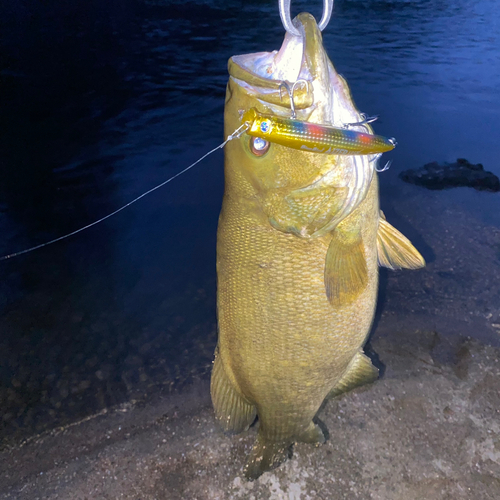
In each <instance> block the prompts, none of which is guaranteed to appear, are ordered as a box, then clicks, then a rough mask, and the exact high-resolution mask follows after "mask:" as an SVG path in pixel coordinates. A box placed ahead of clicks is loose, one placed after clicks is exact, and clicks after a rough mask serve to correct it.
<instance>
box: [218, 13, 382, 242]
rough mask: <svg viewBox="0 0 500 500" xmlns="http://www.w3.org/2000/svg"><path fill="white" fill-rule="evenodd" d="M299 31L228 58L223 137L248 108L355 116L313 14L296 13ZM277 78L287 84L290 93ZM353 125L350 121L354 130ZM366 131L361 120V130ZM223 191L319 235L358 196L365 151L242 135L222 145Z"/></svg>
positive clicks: (369, 172)
mask: <svg viewBox="0 0 500 500" xmlns="http://www.w3.org/2000/svg"><path fill="white" fill-rule="evenodd" d="M294 25H295V26H296V27H297V29H298V30H299V32H300V36H295V35H292V34H290V33H286V35H285V39H284V41H283V44H282V46H281V48H280V50H279V51H273V52H259V53H252V54H245V55H238V56H233V57H232V58H231V59H230V60H229V65H228V69H229V74H230V78H229V83H228V87H227V94H226V105H225V116H224V120H225V132H226V135H229V134H231V133H233V132H234V130H236V129H237V128H238V127H239V126H241V125H242V123H249V122H250V121H251V120H252V112H254V111H252V110H257V111H258V112H259V113H266V114H272V115H274V116H277V117H287V118H290V116H291V113H292V102H291V100H293V105H294V106H293V107H294V109H295V112H296V119H297V120H300V121H304V122H309V123H317V124H322V125H329V126H334V127H343V126H345V125H346V124H352V123H357V122H360V121H362V115H361V114H360V112H359V111H358V110H357V109H356V107H355V105H354V103H353V100H352V98H351V94H350V91H349V87H348V85H347V83H346V81H345V80H344V78H342V77H341V76H340V75H339V74H338V73H337V72H336V70H335V68H334V66H333V64H332V63H331V61H330V59H329V57H328V55H327V53H326V51H325V49H324V47H323V41H322V35H321V31H320V30H319V28H318V25H317V24H316V21H315V19H314V17H313V16H312V15H310V14H307V13H302V14H299V15H298V16H297V17H296V18H295V20H294ZM283 82H286V83H287V84H288V86H289V87H290V88H292V92H291V95H290V94H289V93H288V92H287V91H285V90H284V85H283ZM353 130H356V127H354V128H353ZM367 130H368V132H369V133H371V129H370V127H369V126H367V125H364V126H363V128H362V129H360V131H363V132H366V131H367ZM225 154H226V180H227V182H226V190H227V189H228V188H229V189H232V190H235V191H237V192H236V193H235V195H236V196H238V197H241V198H243V199H244V198H247V199H251V200H253V201H255V200H258V203H259V204H260V207H261V208H262V210H263V212H264V213H265V215H266V216H267V218H268V220H269V222H270V223H271V225H272V226H273V227H275V228H276V229H278V230H281V231H284V232H289V233H293V234H296V235H297V236H301V237H317V236H322V235H324V234H326V233H327V232H329V231H331V230H332V229H334V228H335V226H336V225H337V224H338V223H339V222H340V221H341V220H342V219H343V218H345V217H346V216H347V215H349V213H351V212H352V211H353V210H354V209H355V208H356V207H357V206H358V205H359V203H360V202H361V201H362V200H363V198H364V197H365V196H366V193H367V191H368V187H369V185H370V182H371V179H372V177H373V173H374V167H375V162H370V157H369V156H359V155H358V156H355V155H326V154H319V153H314V152H309V151H301V150H297V149H291V148H289V147H286V146H283V145H279V144H276V143H267V144H266V141H263V140H258V139H256V138H254V137H250V136H249V135H248V134H246V133H245V134H243V135H242V136H241V138H240V140H238V141H230V143H228V144H227V146H226V151H225Z"/></svg>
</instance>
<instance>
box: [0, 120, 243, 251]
mask: <svg viewBox="0 0 500 500" xmlns="http://www.w3.org/2000/svg"><path fill="white" fill-rule="evenodd" d="M247 128H248V125H247V124H246V123H244V124H243V125H241V126H240V127H238V128H237V129H236V130H235V131H234V132H233V133H232V134H231V135H228V136H227V139H226V140H225V141H224V142H223V143H222V144H219V145H218V146H217V147H215V148H214V149H212V150H211V151H209V152H208V153H205V154H204V155H203V156H202V157H201V158H198V159H197V160H196V161H195V162H194V163H191V165H189V167H186V168H185V169H184V170H181V171H180V172H178V173H176V174H175V175H173V176H172V177H170V178H169V179H167V180H166V181H163V182H162V183H161V184H158V185H157V186H155V187H153V188H151V189H149V190H148V191H146V192H145V193H142V194H141V195H139V196H138V197H137V198H134V199H133V200H132V201H129V202H128V203H127V204H126V205H123V206H122V207H120V208H118V209H117V210H115V211H114V212H111V213H110V214H108V215H105V216H104V217H101V218H100V219H98V220H96V221H94V222H91V223H90V224H87V225H86V226H83V227H81V228H80V229H77V230H75V231H72V232H71V233H68V234H65V235H64V236H59V237H58V238H54V239H53V240H50V241H46V242H45V243H41V244H40V245H35V246H34V247H30V248H27V249H26V250H21V251H20V252H14V253H11V254H9V255H4V256H3V257H0V261H2V260H7V259H11V258H12V257H17V256H18V255H23V254H25V253H29V252H33V251H34V250H38V249H39V248H43V247H46V246H48V245H52V244H53V243H57V242H58V241H61V240H65V239H66V238H69V237H70V236H73V235H75V234H78V233H81V232H82V231H85V230H86V229H89V228H91V227H92V226H95V225H97V224H99V223H101V222H103V221H105V220H106V219H109V218H110V217H113V215H116V214H117V213H118V212H121V211H122V210H125V209H126V208H127V207H129V206H130V205H132V204H134V203H135V202H137V201H139V200H140V199H141V198H144V197H145V196H147V195H148V194H151V193H152V192H153V191H156V190H157V189H160V188H161V187H163V186H164V185H165V184H168V183H169V182H171V181H173V180H174V179H176V178H177V177H179V176H180V175H182V174H184V173H186V172H187V171H188V170H190V169H192V168H193V167H194V166H195V165H197V164H198V163H200V161H202V160H204V159H205V158H206V157H207V156H209V155H211V154H212V153H215V151H217V150H218V149H222V148H223V147H224V146H225V145H226V144H227V143H228V142H229V141H232V140H233V139H238V138H239V137H241V135H242V134H243V133H244V132H245V131H246V130H247Z"/></svg>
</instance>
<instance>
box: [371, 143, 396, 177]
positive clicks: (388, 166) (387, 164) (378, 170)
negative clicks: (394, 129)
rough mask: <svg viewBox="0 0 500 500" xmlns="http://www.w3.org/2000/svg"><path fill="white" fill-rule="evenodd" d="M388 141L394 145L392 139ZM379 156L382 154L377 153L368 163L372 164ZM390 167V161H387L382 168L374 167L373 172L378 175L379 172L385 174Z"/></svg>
mask: <svg viewBox="0 0 500 500" xmlns="http://www.w3.org/2000/svg"><path fill="white" fill-rule="evenodd" d="M389 141H391V142H393V143H394V145H396V141H395V140H394V139H389ZM381 156H382V153H379V154H378V155H375V156H374V157H373V158H372V159H371V160H370V163H372V162H374V161H377V160H378V159H379V158H380V157H381ZM391 165H392V160H389V161H388V162H387V163H386V164H385V165H384V166H383V167H382V168H377V167H375V171H376V172H378V173H379V174H380V173H381V172H385V171H386V170H389V169H390V168H391Z"/></svg>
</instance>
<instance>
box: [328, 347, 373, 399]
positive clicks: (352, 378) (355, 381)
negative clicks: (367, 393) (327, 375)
mask: <svg viewBox="0 0 500 500" xmlns="http://www.w3.org/2000/svg"><path fill="white" fill-rule="evenodd" d="M377 379H378V369H377V368H375V367H374V366H373V365H372V362H371V361H370V358H369V357H368V356H366V354H364V353H363V352H361V351H359V352H357V353H356V355H355V356H354V358H353V360H352V361H351V363H350V364H349V366H348V367H347V370H346V371H345V373H344V375H342V378H341V379H340V380H339V381H338V382H337V385H335V387H334V388H333V389H332V390H331V391H330V393H329V394H328V398H333V397H335V396H339V395H340V394H343V393H344V392H349V391H351V390H352V389H354V388H356V387H359V386H360V385H365V384H371V383H372V382H375V380H377Z"/></svg>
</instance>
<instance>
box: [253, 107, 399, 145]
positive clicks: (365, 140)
mask: <svg viewBox="0 0 500 500" xmlns="http://www.w3.org/2000/svg"><path fill="white" fill-rule="evenodd" d="M243 123H246V124H248V127H249V128H248V130H247V134H248V135H250V136H252V137H259V138H261V139H264V140H266V141H269V142H273V143H276V144H280V145H282V146H286V147H287V148H293V149H300V150H302V151H311V152H313V153H323V154H332V155H369V154H379V153H385V152H386V151H390V150H391V149H394V147H395V146H396V142H395V141H394V139H387V138H386V137H382V136H381V135H373V134H366V133H363V132H355V131H354V130H347V129H343V128H337V127H329V126H327V125H319V124H317V123H309V122H304V121H300V120H294V119H292V118H284V117H281V116H274V115H269V114H265V113H259V112H258V111H257V110H256V109H255V108H251V109H250V110H248V111H247V112H246V113H245V114H244V115H243Z"/></svg>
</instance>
